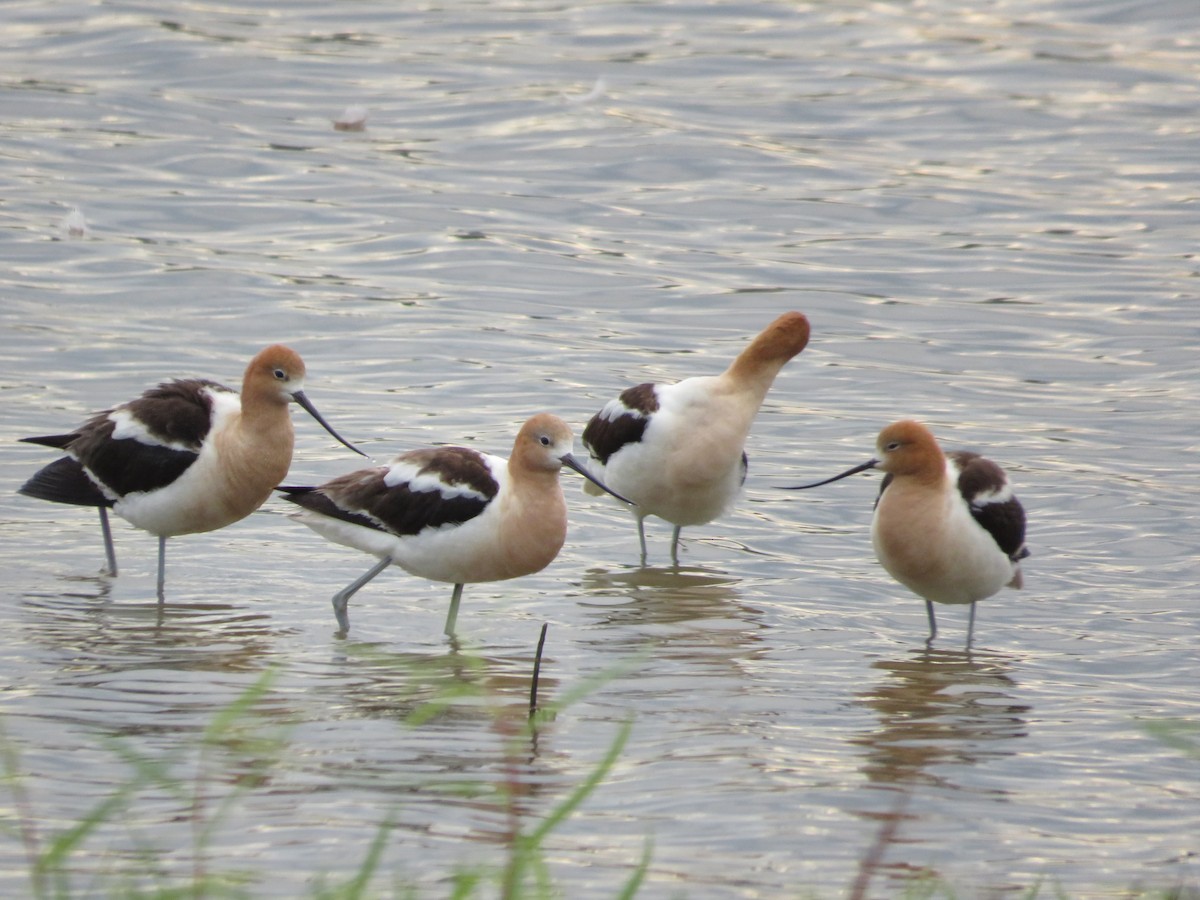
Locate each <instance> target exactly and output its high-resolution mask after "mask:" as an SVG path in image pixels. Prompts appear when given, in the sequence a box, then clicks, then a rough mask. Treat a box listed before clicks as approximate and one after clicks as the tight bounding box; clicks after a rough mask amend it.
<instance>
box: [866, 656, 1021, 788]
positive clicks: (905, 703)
mask: <svg viewBox="0 0 1200 900" xmlns="http://www.w3.org/2000/svg"><path fill="white" fill-rule="evenodd" d="M872 667H873V668H875V669H879V670H881V671H882V672H884V673H886V677H885V678H884V679H883V680H882V681H881V682H880V683H879V684H878V685H876V686H875V687H874V688H872V689H871V690H869V691H865V692H863V693H861V694H859V695H858V700H859V702H860V703H863V704H865V705H866V706H869V707H870V708H871V709H873V710H874V711H875V712H876V713H877V714H878V717H879V727H878V728H874V729H872V730H870V731H869V732H866V733H864V734H861V735H859V736H857V737H854V738H851V739H850V743H852V744H856V745H858V746H860V747H862V748H863V752H864V754H865V756H866V759H865V761H864V763H863V766H862V772H863V773H864V774H865V775H866V776H867V778H868V779H869V780H870V781H871V782H873V783H875V784H877V785H890V786H896V787H902V788H909V787H912V786H914V785H923V784H939V785H943V786H945V785H947V784H948V781H947V776H946V774H945V773H944V772H941V771H935V767H937V766H938V765H939V764H942V763H956V764H974V763H978V762H981V761H983V760H986V759H988V758H990V757H995V756H999V755H1010V754H1012V753H1015V752H1016V750H1015V748H1014V747H1013V746H1011V745H1009V744H1008V743H1007V742H1009V741H1011V740H1013V739H1015V738H1021V737H1025V735H1026V727H1027V726H1026V722H1025V719H1024V716H1025V715H1026V714H1027V713H1028V712H1029V710H1030V707H1029V706H1027V705H1025V704H1022V703H1019V702H1017V701H1016V700H1015V699H1014V698H1013V697H1012V691H1013V690H1014V689H1015V685H1014V683H1013V681H1012V678H1011V677H1010V675H1009V672H1010V671H1011V659H1010V658H1009V657H1006V656H1003V655H999V654H980V653H970V652H965V651H959V650H932V649H926V650H922V651H919V652H917V653H915V654H914V656H913V657H912V658H907V659H900V660H881V661H879V662H876V663H874V664H873V666H872ZM950 786H952V787H953V786H954V785H950Z"/></svg>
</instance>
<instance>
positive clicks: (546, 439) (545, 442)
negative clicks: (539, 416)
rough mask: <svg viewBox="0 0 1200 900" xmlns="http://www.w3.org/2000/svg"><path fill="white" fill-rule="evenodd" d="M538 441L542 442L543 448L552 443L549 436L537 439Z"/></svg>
mask: <svg viewBox="0 0 1200 900" xmlns="http://www.w3.org/2000/svg"><path fill="white" fill-rule="evenodd" d="M538 440H539V441H541V442H542V446H543V447H549V446H550V444H552V443H553V441H551V440H550V436H549V435H545V434H543V435H542V436H541V437H540V438H538Z"/></svg>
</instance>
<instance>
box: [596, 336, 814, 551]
mask: <svg viewBox="0 0 1200 900" xmlns="http://www.w3.org/2000/svg"><path fill="white" fill-rule="evenodd" d="M808 334H809V327H808V319H806V318H805V317H804V316H803V315H802V314H801V313H798V312H789V313H784V314H783V315H782V316H780V317H779V318H777V319H776V320H775V321H774V322H772V323H771V324H770V325H768V326H767V327H766V328H765V329H764V330H763V331H762V333H761V334H759V335H758V336H757V337H756V338H755V339H754V340H753V341H751V342H750V344H749V346H747V347H746V349H744V350H743V351H742V352H741V353H740V354H738V357H737V359H735V360H734V361H733V363H732V364H731V365H730V366H729V368H728V369H726V370H725V371H724V372H723V373H722V374H720V375H708V376H698V377H695V378H686V379H684V380H683V381H680V382H677V383H675V384H649V383H647V384H639V385H637V386H636V387H631V388H629V389H628V390H626V391H624V392H623V393H621V395H620V396H618V397H617V398H616V399H615V400H610V401H609V402H608V404H607V405H605V407H604V408H603V409H602V410H600V412H598V413H596V415H594V416H592V419H591V421H590V422H588V424H587V427H586V428H585V429H584V430H583V444H584V446H585V447H586V448H587V450H588V452H589V453H590V454H591V457H592V461H593V468H594V469H595V471H596V475H597V477H599V478H600V479H601V480H603V481H604V482H605V484H607V485H609V486H610V487H611V488H612V489H613V490H615V491H619V492H620V493H621V494H623V495H624V496H626V497H628V498H629V499H630V500H632V501H633V502H634V503H635V504H636V506H633V507H632V508H631V511H632V512H633V515H634V516H635V518H636V519H637V528H638V540H639V542H640V543H641V549H642V565H645V564H646V529H645V524H644V523H645V518H646V516H658V517H659V518H660V519H665V520H666V521H668V522H670V523H671V524H673V525H674V526H675V530H674V532H673V533H672V536H671V560H672V562H674V563H675V565H678V564H679V532H680V530H681V529H682V528H683V527H684V526H685V525H702V524H704V523H705V522H711V521H712V520H713V519H715V518H717V517H718V516H720V515H721V514H722V513H724V512H725V511H726V510H727V509H728V508H729V507H730V506H731V505H732V503H733V501H734V499H735V498H736V497H737V494H738V491H739V490H740V489H741V487H742V483H743V482H744V481H745V480H746V465H747V460H746V452H745V445H746V438H747V436H748V435H749V434H750V426H751V425H752V424H753V422H754V417H755V416H756V415H757V414H758V410H759V407H760V406H762V403H763V400H764V399H765V398H766V396H767V391H768V390H770V388H771V384H772V383H773V382H774V381H775V376H776V375H778V374H779V371H780V369H782V368H783V366H784V364H785V363H787V361H788V360H790V359H791V358H792V357H793V356H795V355H796V354H797V353H799V352H800V351H801V350H803V349H804V347H805V345H806V344H807V343H808ZM584 490H586V491H588V493H592V494H597V493H598V491H596V490H595V489H594V488H592V487H591V486H590V485H586V484H585V485H584Z"/></svg>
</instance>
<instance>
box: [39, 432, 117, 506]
mask: <svg viewBox="0 0 1200 900" xmlns="http://www.w3.org/2000/svg"><path fill="white" fill-rule="evenodd" d="M25 440H27V441H30V442H31V443H40V442H43V441H48V440H50V439H49V438H36V439H35V438H26V439H25ZM47 446H51V447H53V446H55V445H54V444H47ZM19 493H22V494H25V495H26V496H27V497H36V498H37V499H39V500H49V501H50V502H51V503H70V504H71V505H73V506H112V505H113V501H112V500H110V499H108V497H106V496H104V493H103V492H102V491H101V490H100V488H98V487H97V486H96V483H95V482H94V481H92V479H91V478H89V477H88V474H87V472H86V471H85V470H84V468H83V466H81V465H80V464H79V461H78V460H76V459H73V458H72V457H70V456H64V457H62V458H61V459H56V460H55V461H54V462H52V463H50V465H48V466H45V467H43V468H42V469H40V470H39V471H38V472H36V473H35V474H34V476H33V477H32V478H30V479H29V480H28V481H26V482H25V483H24V484H23V485H21V487H20V489H19Z"/></svg>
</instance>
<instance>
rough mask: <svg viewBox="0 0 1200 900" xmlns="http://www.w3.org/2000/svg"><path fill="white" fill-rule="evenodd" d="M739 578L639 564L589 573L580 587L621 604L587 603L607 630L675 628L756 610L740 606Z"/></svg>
mask: <svg viewBox="0 0 1200 900" xmlns="http://www.w3.org/2000/svg"><path fill="white" fill-rule="evenodd" d="M739 582H740V579H739V578H737V577H736V576H734V575H730V574H729V573H727V572H723V571H721V570H719V569H706V568H702V567H698V566H697V567H689V566H665V567H661V568H659V567H653V566H643V567H638V568H630V569H618V570H609V569H601V568H593V569H588V570H587V572H585V573H584V576H583V580H582V587H583V589H584V591H585V592H586V593H587V594H588V596H589V597H593V598H611V597H616V598H621V600H622V602H620V603H619V604H616V605H613V604H608V603H601V602H597V603H594V604H592V603H589V602H588V601H584V605H585V606H586V605H594V606H595V608H596V609H597V610H599V611H600V612H598V614H597V619H598V622H597V624H600V625H604V626H612V627H629V626H638V625H677V624H681V623H685V622H692V621H695V620H698V619H710V618H720V619H729V618H734V619H742V620H744V621H748V620H750V619H751V618H753V616H754V615H755V611H754V610H753V609H752V608H751V607H749V606H747V605H746V604H744V603H742V602H740V592H739V591H738V588H737V586H738V584H739Z"/></svg>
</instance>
